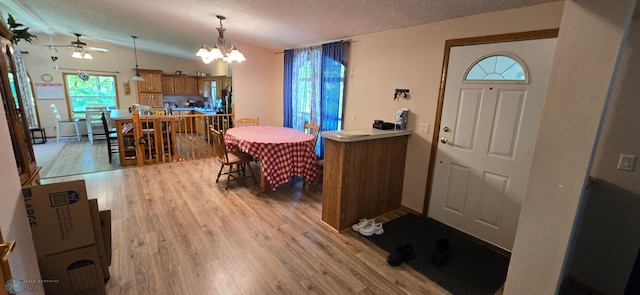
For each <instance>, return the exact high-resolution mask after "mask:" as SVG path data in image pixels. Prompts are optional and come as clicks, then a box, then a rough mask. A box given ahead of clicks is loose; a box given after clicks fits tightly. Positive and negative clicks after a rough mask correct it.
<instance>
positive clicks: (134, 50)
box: [131, 36, 144, 81]
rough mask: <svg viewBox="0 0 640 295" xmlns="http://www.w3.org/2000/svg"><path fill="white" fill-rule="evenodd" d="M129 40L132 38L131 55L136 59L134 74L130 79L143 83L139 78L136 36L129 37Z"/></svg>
mask: <svg viewBox="0 0 640 295" xmlns="http://www.w3.org/2000/svg"><path fill="white" fill-rule="evenodd" d="M131 38H133V54H134V55H135V57H136V73H135V74H134V75H133V77H131V80H133V81H144V79H143V78H142V77H140V69H138V50H137V49H136V39H137V38H138V37H137V36H131Z"/></svg>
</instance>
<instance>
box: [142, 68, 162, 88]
mask: <svg viewBox="0 0 640 295" xmlns="http://www.w3.org/2000/svg"><path fill="white" fill-rule="evenodd" d="M140 77H142V79H144V81H138V92H160V93H162V71H161V70H140Z"/></svg>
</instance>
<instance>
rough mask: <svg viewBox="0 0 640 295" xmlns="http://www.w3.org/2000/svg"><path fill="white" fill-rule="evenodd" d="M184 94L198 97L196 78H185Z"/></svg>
mask: <svg viewBox="0 0 640 295" xmlns="http://www.w3.org/2000/svg"><path fill="white" fill-rule="evenodd" d="M184 91H185V92H184V93H185V94H189V95H198V79H197V78H196V77H184Z"/></svg>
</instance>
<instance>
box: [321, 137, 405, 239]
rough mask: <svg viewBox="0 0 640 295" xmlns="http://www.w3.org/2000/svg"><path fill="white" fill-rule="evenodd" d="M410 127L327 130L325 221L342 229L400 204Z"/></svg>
mask: <svg viewBox="0 0 640 295" xmlns="http://www.w3.org/2000/svg"><path fill="white" fill-rule="evenodd" d="M411 133H412V131H410V130H401V131H393V130H392V131H382V130H376V129H373V130H362V131H342V132H341V131H326V132H323V133H322V136H323V137H324V138H325V158H324V174H323V181H322V220H323V221H324V222H325V223H327V224H329V225H330V226H331V227H333V228H335V229H337V230H338V231H341V230H343V229H345V228H348V227H350V226H351V225H352V224H354V223H356V222H357V221H358V220H359V219H360V218H364V217H366V218H372V217H375V216H379V215H381V214H384V213H387V212H389V211H392V210H394V209H398V208H400V202H401V200H402V186H403V181H404V166H405V158H406V151H407V141H408V138H409V135H410V134H411Z"/></svg>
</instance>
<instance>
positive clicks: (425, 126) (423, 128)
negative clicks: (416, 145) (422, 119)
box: [420, 123, 430, 134]
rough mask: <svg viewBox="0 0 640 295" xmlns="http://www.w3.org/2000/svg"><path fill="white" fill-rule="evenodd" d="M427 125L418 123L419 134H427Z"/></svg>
mask: <svg viewBox="0 0 640 295" xmlns="http://www.w3.org/2000/svg"><path fill="white" fill-rule="evenodd" d="M429 127H430V126H429V124H425V123H420V133H425V134H429Z"/></svg>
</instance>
